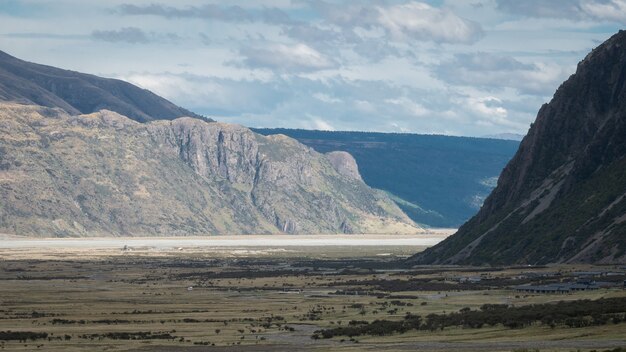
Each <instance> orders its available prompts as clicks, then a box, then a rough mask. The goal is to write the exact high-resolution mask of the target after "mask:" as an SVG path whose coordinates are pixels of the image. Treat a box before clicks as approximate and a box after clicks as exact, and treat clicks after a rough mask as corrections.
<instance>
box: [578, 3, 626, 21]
mask: <svg viewBox="0 0 626 352" xmlns="http://www.w3.org/2000/svg"><path fill="white" fill-rule="evenodd" d="M581 8H582V9H583V11H585V12H586V13H587V14H589V15H590V16H591V17H595V18H597V19H602V20H606V21H615V22H620V23H624V22H626V0H611V1H609V2H606V3H601V2H597V1H583V2H582V3H581Z"/></svg>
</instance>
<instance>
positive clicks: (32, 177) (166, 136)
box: [0, 103, 420, 237]
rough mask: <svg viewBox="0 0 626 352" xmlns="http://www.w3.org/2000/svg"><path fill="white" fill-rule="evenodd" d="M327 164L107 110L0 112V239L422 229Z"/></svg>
mask: <svg viewBox="0 0 626 352" xmlns="http://www.w3.org/2000/svg"><path fill="white" fill-rule="evenodd" d="M344 157H345V156H344ZM331 160H333V159H332V158H331V159H329V158H327V157H325V156H324V155H322V154H319V153H317V152H315V151H314V150H313V149H311V148H309V147H306V146H304V145H302V144H300V143H298V142H296V141H295V140H293V139H291V138H288V137H286V136H283V135H274V136H267V137H264V136H261V135H258V134H256V133H253V132H251V131H250V130H248V129H247V128H244V127H241V126H237V125H230V124H224V123H208V122H205V121H202V120H199V119H194V118H179V119H175V120H173V121H154V122H149V123H143V124H142V123H138V122H136V121H133V120H131V119H129V118H127V117H125V116H122V115H119V114H117V113H114V112H111V111H106V110H105V111H101V112H96V113H92V114H88V115H71V114H68V113H66V112H65V111H63V110H61V109H58V108H46V107H40V106H31V105H20V104H14V103H4V104H1V106H0V199H2V202H0V233H10V234H17V235H33V236H59V237H63V236H97V235H99V236H108V235H114V236H119V235H132V236H139V235H144V236H158V235H165V236H174V235H212V234H261V233H293V234H300V233H395V232H399V233H415V232H418V231H419V230H420V229H419V228H418V227H416V226H415V225H414V223H413V222H412V221H411V220H409V219H408V218H407V217H406V215H405V214H404V213H402V211H400V210H399V209H398V207H397V206H396V205H395V204H394V203H393V202H392V201H391V200H389V199H388V198H387V196H386V195H384V194H383V193H382V192H380V191H376V190H373V189H371V188H369V187H368V186H367V185H365V184H364V183H363V182H362V181H361V180H360V179H359V178H357V177H355V176H354V175H353V174H350V172H348V174H346V172H345V169H346V168H345V167H344V166H345V165H343V166H342V165H339V166H340V167H339V168H338V169H335V168H334V167H333V164H332V163H331ZM348 164H349V162H348ZM355 167H356V164H354V165H350V166H349V167H348V170H350V168H355ZM357 174H358V172H357Z"/></svg>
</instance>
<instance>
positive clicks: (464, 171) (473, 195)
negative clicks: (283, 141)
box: [253, 129, 519, 227]
mask: <svg viewBox="0 0 626 352" xmlns="http://www.w3.org/2000/svg"><path fill="white" fill-rule="evenodd" d="M253 130H254V131H256V132H258V133H261V134H264V135H272V134H284V135H287V136H290V137H292V138H295V139H297V140H298V141H300V142H301V143H304V144H306V145H308V146H310V147H312V148H314V149H315V150H317V151H318V152H321V153H327V152H330V151H335V150H342V151H346V152H348V153H350V154H351V155H353V156H354V158H355V159H356V162H357V163H358V167H359V171H360V173H361V176H362V177H363V180H364V181H365V182H366V183H367V184H368V185H370V186H371V187H374V188H378V189H382V190H384V191H386V192H387V193H388V194H389V195H390V196H391V197H392V199H393V200H394V201H395V202H396V203H397V204H398V206H399V207H400V208H401V209H402V210H404V212H405V213H406V214H407V215H409V216H410V217H411V219H413V220H414V221H416V222H418V223H421V224H425V225H428V226H433V227H458V226H460V225H461V224H462V223H463V222H465V221H467V220H468V219H469V218H470V217H472V216H473V215H474V214H476V212H477V211H478V209H480V206H481V205H482V202H483V200H484V199H485V198H486V197H487V195H488V194H489V192H491V190H492V189H493V188H494V187H495V185H496V182H497V179H498V174H500V172H501V171H502V168H504V166H505V165H506V163H507V162H508V161H509V160H510V159H511V157H512V156H513V154H514V153H515V151H516V150H517V148H518V146H519V143H518V142H515V141H508V140H495V139H483V138H468V137H449V136H437V135H417V134H396V133H369V132H329V131H309V130H292V129H253Z"/></svg>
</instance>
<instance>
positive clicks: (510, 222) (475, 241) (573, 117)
mask: <svg viewBox="0 0 626 352" xmlns="http://www.w3.org/2000/svg"><path fill="white" fill-rule="evenodd" d="M410 261H411V262H412V263H422V264H424V263H470V264H484V263H488V264H511V263H518V264H541V263H553V262H568V263H572V262H574V263H576V262H593V263H612V262H622V263H623V262H626V32H625V31H620V32H619V33H618V34H616V35H614V36H613V37H611V38H610V39H609V40H607V41H606V42H605V43H603V44H602V45H600V46H599V47H597V48H596V49H594V50H593V51H592V52H591V53H590V54H589V55H587V57H586V58H585V59H584V60H583V61H582V62H581V63H580V64H579V65H578V69H577V71H576V73H575V74H574V75H572V76H571V77H570V78H569V79H568V80H567V81H566V82H565V83H563V84H562V85H561V87H559V89H558V90H557V92H556V93H555V95H554V98H553V99H552V101H551V102H550V103H549V104H546V105H544V106H542V107H541V109H540V110H539V113H538V115H537V119H536V121H535V122H534V124H533V125H532V126H531V128H530V130H529V132H528V135H527V136H526V137H525V138H524V140H523V141H522V143H521V145H520V148H519V150H518V152H517V154H516V155H515V157H514V158H513V160H511V162H510V163H509V164H508V165H507V167H506V168H505V169H504V171H503V172H502V175H501V176H500V179H499V181H498V186H497V187H496V189H495V190H494V191H493V192H492V193H491V195H490V196H489V197H488V198H487V200H486V201H485V204H484V206H483V207H482V209H481V210H480V212H479V213H478V214H477V215H476V216H475V217H474V218H472V219H471V220H470V221H469V222H467V223H466V224H465V225H463V226H462V227H461V228H460V229H459V231H458V232H457V233H456V234H455V235H453V236H451V237H450V238H448V239H447V240H445V241H443V242H442V243H440V244H439V245H437V246H435V247H433V248H431V249H429V250H427V251H426V252H424V253H421V254H418V255H416V256H414V257H413V258H411V260H410Z"/></svg>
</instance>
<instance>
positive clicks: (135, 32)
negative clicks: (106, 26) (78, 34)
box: [91, 27, 150, 44]
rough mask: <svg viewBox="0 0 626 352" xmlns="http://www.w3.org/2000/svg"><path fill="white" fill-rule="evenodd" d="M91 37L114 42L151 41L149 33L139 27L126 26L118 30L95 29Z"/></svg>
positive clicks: (142, 42) (139, 42)
mask: <svg viewBox="0 0 626 352" xmlns="http://www.w3.org/2000/svg"><path fill="white" fill-rule="evenodd" d="M91 37H92V38H93V39H96V40H102V41H105V42H112V43H119V42H126V43H131V44H146V43H149V42H150V38H148V35H146V33H145V32H144V31H142V30H141V29H139V28H137V27H124V28H122V29H120V30H117V31H115V30H112V31H93V32H91Z"/></svg>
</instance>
